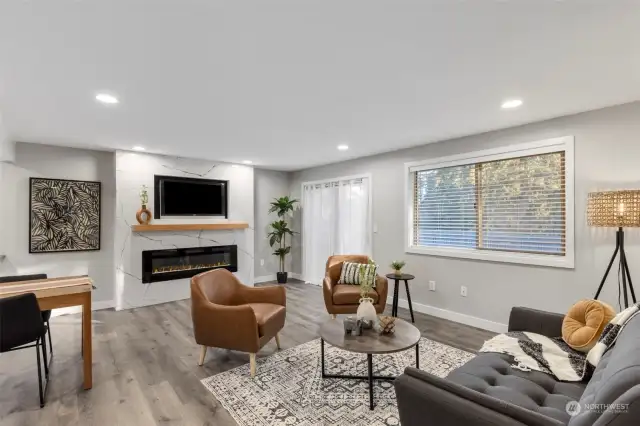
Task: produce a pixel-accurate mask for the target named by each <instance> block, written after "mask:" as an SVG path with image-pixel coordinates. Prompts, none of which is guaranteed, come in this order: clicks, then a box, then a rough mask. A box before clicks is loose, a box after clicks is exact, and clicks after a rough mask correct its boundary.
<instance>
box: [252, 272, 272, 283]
mask: <svg viewBox="0 0 640 426" xmlns="http://www.w3.org/2000/svg"><path fill="white" fill-rule="evenodd" d="M275 280H276V274H271V275H261V276H259V277H255V278H254V279H253V282H254V283H255V284H258V283H266V282H267V281H275Z"/></svg>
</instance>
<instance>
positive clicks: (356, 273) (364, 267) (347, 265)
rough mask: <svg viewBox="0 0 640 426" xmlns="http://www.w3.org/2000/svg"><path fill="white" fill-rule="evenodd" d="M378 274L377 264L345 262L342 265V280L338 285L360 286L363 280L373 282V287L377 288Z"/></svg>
mask: <svg viewBox="0 0 640 426" xmlns="http://www.w3.org/2000/svg"><path fill="white" fill-rule="evenodd" d="M377 272H378V265H376V264H375V263H370V264H365V263H351V262H344V263H343V264H342V271H340V279H339V280H338V284H350V285H360V284H361V283H362V279H363V278H364V280H366V281H365V282H367V281H369V280H370V281H371V282H372V287H373V288H375V287H376V273H377Z"/></svg>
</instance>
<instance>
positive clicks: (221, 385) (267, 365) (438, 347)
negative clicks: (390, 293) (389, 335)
mask: <svg viewBox="0 0 640 426" xmlns="http://www.w3.org/2000/svg"><path fill="white" fill-rule="evenodd" d="M415 353H416V352H415V349H414V348H411V349H409V350H407V351H404V352H400V353H395V354H389V355H374V356H373V370H374V371H373V374H374V375H384V376H387V375H389V376H392V375H399V374H401V373H402V371H404V368H405V367H407V366H415ZM474 356H475V355H474V354H471V353H469V352H465V351H463V350H460V349H456V348H452V347H451V346H447V345H444V344H441V343H437V342H434V341H432V340H428V339H425V338H422V339H421V340H420V369H421V370H424V371H428V372H429V373H432V374H434V375H436V376H440V377H444V376H446V375H447V374H448V373H449V372H450V371H451V370H453V369H454V368H457V367H459V366H460V365H462V364H464V363H465V362H467V361H468V360H470V359H471V358H473V357H474ZM366 359H367V358H366V355H364V354H356V353H352V352H346V351H343V350H341V349H337V348H334V347H333V346H331V345H329V344H325V368H326V372H327V373H328V374H352V375H363V376H366V374H367V361H366ZM320 369H321V364H320V339H316V340H313V341H311V342H309V343H305V344H303V345H300V346H296V347H293V348H290V349H286V350H283V351H280V352H277V353H275V354H273V355H271V356H269V357H267V358H264V359H258V365H257V374H256V377H255V378H254V379H251V377H250V374H249V364H245V365H242V366H240V367H238V368H235V369H233V370H229V371H225V372H224V373H220V374H216V375H215V376H211V377H209V378H206V379H204V380H202V383H203V384H204V385H205V386H206V387H207V389H209V391H211V393H213V395H215V397H216V398H217V399H218V401H220V402H221V403H222V405H223V406H224V407H225V408H226V409H227V411H229V413H231V415H232V416H233V418H234V419H235V420H236V422H238V425H240V426H258V425H265V426H266V425H269V426H274V425H305V426H306V425H309V426H316V425H349V426H372V425H399V424H400V420H399V418H398V409H397V406H396V394H395V391H394V389H393V383H392V382H390V381H374V390H373V391H374V403H375V405H376V406H375V408H374V410H373V411H371V410H369V387H368V382H367V381H366V380H347V379H322V377H321V372H320Z"/></svg>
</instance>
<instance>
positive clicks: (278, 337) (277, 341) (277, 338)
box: [276, 333, 280, 349]
mask: <svg viewBox="0 0 640 426" xmlns="http://www.w3.org/2000/svg"><path fill="white" fill-rule="evenodd" d="M276 345H277V346H278V349H280V336H279V335H278V333H276Z"/></svg>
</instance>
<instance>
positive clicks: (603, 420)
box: [394, 308, 640, 426]
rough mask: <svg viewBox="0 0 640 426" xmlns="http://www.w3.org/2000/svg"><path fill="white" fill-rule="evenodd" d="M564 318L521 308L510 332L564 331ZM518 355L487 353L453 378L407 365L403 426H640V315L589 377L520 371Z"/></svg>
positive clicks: (399, 386)
mask: <svg viewBox="0 0 640 426" xmlns="http://www.w3.org/2000/svg"><path fill="white" fill-rule="evenodd" d="M563 317H564V316H563V315H560V314H554V313H549V312H543V311H537V310H533V309H528V308H514V309H513V310H512V311H511V316H510V318H509V331H529V332H533V333H538V334H542V335H545V336H548V337H558V336H560V335H561V328H562V319H563ZM511 361H512V360H511V359H510V357H509V356H507V355H502V354H495V353H481V354H479V355H478V356H476V357H475V358H474V359H472V360H471V361H469V362H467V363H466V364H465V365H463V366H462V367H459V368H457V369H456V370H454V371H452V372H451V373H449V375H448V376H447V377H446V378H445V379H441V378H438V377H436V376H433V375H431V374H429V373H426V372H424V371H420V370H416V369H415V368H411V367H409V368H407V369H406V370H405V372H404V374H402V375H401V376H400V377H398V379H397V380H396V381H395V382H394V384H395V389H396V395H397V398H398V410H399V412H400V421H401V424H402V426H431V425H433V426H449V425H451V426H523V425H529V426H563V425H568V426H591V425H593V426H605V425H606V426H640V315H637V316H636V317H634V318H633V319H632V320H631V321H630V322H629V324H627V326H626V327H625V328H624V330H622V332H621V333H620V335H619V337H618V341H617V342H616V344H615V345H614V346H613V348H611V349H610V350H609V351H608V352H607V353H605V355H604V357H603V358H602V360H601V362H600V364H599V365H598V367H597V368H596V370H595V372H594V374H593V376H592V377H591V378H590V380H588V381H585V382H580V383H569V382H559V381H557V380H555V379H554V378H553V376H550V375H547V374H544V373H541V372H538V371H532V372H523V371H520V370H517V369H514V368H512V367H511ZM573 401H578V402H579V403H580V405H579V407H578V410H576V404H575V403H573ZM568 404H571V408H572V409H573V410H569V411H572V415H570V414H569V413H568V412H567V405H568ZM607 407H609V410H607Z"/></svg>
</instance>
